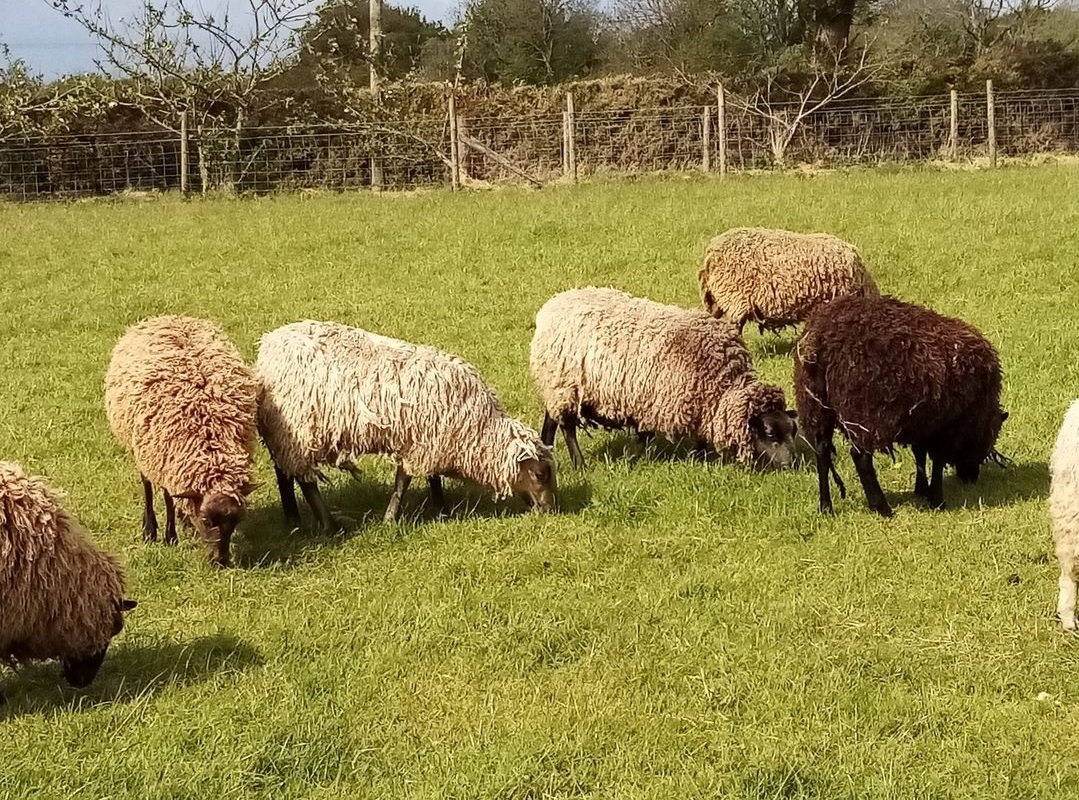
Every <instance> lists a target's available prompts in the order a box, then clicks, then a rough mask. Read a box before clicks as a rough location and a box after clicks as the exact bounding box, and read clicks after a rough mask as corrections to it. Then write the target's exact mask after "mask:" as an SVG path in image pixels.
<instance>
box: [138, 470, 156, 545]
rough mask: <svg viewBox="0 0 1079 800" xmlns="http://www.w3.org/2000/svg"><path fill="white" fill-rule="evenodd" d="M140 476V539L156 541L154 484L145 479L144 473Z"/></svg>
mask: <svg viewBox="0 0 1079 800" xmlns="http://www.w3.org/2000/svg"><path fill="white" fill-rule="evenodd" d="M139 477H141V478H142V498H143V506H144V507H143V512H142V540H143V541H144V542H156V541H157V517H156V516H155V515H154V486H153V484H152V483H150V481H148V480H146V476H145V475H140V476H139Z"/></svg>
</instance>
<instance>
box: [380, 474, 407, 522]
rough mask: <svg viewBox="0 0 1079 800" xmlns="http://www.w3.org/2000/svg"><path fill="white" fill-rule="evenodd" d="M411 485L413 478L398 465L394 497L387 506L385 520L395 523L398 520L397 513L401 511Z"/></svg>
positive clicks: (394, 482) (394, 481) (394, 483)
mask: <svg viewBox="0 0 1079 800" xmlns="http://www.w3.org/2000/svg"><path fill="white" fill-rule="evenodd" d="M410 483H412V476H411V475H409V474H408V473H407V472H405V468H404V467H403V466H402V465H400V464H398V465H397V475H396V476H395V477H394V480H393V495H392V496H391V497H390V504H389V505H388V506H386V513H385V515H383V517H382V519H383V520H385V521H386V522H395V521H396V520H397V512H398V511H400V510H401V498H402V497H404V494H405V491H406V490H407V489H408V485H409V484H410Z"/></svg>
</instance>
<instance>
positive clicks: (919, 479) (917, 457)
mask: <svg viewBox="0 0 1079 800" xmlns="http://www.w3.org/2000/svg"><path fill="white" fill-rule="evenodd" d="M911 449H912V450H913V451H914V469H915V474H914V494H916V495H918V497H924V498H925V499H926V500H928V499H929V479H928V478H927V477H926V474H925V457H926V454H927V453H928V450H927V448H926V447H925V446H924V445H918V444H916V445H914V446H913V447H912V448H911Z"/></svg>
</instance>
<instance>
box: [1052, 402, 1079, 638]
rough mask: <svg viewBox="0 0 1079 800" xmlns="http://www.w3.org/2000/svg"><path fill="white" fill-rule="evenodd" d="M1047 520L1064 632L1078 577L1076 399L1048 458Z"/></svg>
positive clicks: (1069, 625)
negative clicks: (1057, 564) (1057, 565)
mask: <svg viewBox="0 0 1079 800" xmlns="http://www.w3.org/2000/svg"><path fill="white" fill-rule="evenodd" d="M1049 474H1050V476H1051V480H1050V485H1049V518H1050V520H1052V524H1053V542H1054V543H1055V544H1056V553H1057V561H1059V562H1060V594H1059V597H1058V602H1057V612H1058V614H1059V616H1060V622H1061V624H1062V625H1063V626H1064V628H1065V629H1066V630H1075V594H1076V579H1077V578H1079V400H1077V401H1075V402H1074V403H1072V405H1071V408H1069V409H1068V413H1067V414H1066V415H1065V416H1064V424H1063V425H1061V426H1060V433H1059V434H1058V435H1057V441H1056V445H1055V446H1054V447H1053V455H1052V457H1051V458H1050V459H1049Z"/></svg>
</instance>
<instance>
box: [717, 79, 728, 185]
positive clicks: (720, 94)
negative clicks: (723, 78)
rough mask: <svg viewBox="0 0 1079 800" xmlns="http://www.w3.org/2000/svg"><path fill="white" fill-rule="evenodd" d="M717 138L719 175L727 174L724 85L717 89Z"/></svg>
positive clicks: (725, 97)
mask: <svg viewBox="0 0 1079 800" xmlns="http://www.w3.org/2000/svg"><path fill="white" fill-rule="evenodd" d="M716 136H717V137H718V138H719V174H720V176H721V177H722V176H724V175H726V174H727V93H726V92H725V91H723V84H722V83H721V84H719V88H718V89H716Z"/></svg>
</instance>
